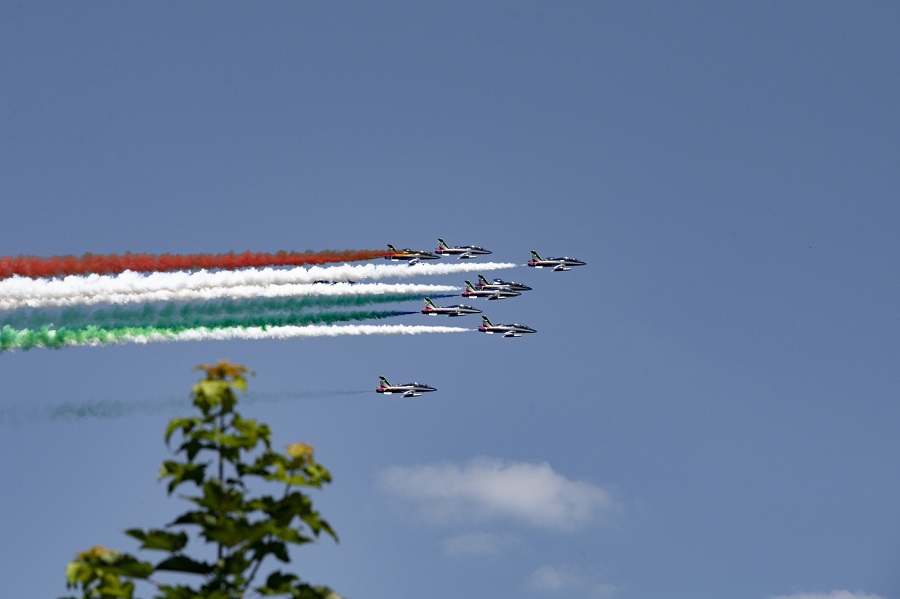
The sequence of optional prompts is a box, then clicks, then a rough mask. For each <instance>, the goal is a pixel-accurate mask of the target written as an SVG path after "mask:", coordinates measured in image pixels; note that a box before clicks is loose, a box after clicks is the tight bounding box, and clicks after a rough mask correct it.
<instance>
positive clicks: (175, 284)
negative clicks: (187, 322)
mask: <svg viewBox="0 0 900 599" xmlns="http://www.w3.org/2000/svg"><path fill="white" fill-rule="evenodd" d="M516 266H517V265H516V264H512V263H504V262H481V263H477V264H475V263H467V264H415V265H413V266H408V265H405V264H402V265H398V264H358V265H350V264H343V265H341V266H313V267H311V268H302V267H297V268H287V269H278V268H247V269H243V270H221V271H215V272H210V271H206V270H199V271H194V272H155V273H151V274H149V275H147V274H141V273H136V272H132V271H125V272H123V273H121V274H119V275H97V274H92V275H84V276H82V275H70V276H67V277H63V278H61V279H32V278H28V277H19V276H15V277H11V278H9V279H4V280H2V281H0V298H2V299H9V300H13V299H27V298H35V297H70V296H76V295H92V294H96V293H120V294H132V293H150V292H153V291H164V290H165V291H172V290H182V289H210V288H214V287H216V288H223V287H247V286H268V285H297V284H309V283H314V282H316V281H323V280H324V281H332V282H351V281H358V280H361V279H371V280H381V279H385V278H411V277H417V276H438V275H448V274H459V273H466V272H475V271H487V270H500V269H505V268H514V267H516Z"/></svg>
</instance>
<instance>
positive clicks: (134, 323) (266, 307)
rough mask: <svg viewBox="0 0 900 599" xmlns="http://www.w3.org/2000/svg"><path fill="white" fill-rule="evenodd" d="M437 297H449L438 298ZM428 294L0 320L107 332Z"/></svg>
mask: <svg viewBox="0 0 900 599" xmlns="http://www.w3.org/2000/svg"><path fill="white" fill-rule="evenodd" d="M434 297H449V296H448V295H447V294H437V295H435V296H434ZM424 298H425V294H419V293H391V294H384V295H345V296H325V295H311V296H305V297H299V298H290V297H289V298H271V299H266V298H260V299H250V300H242V301H238V300H222V301H214V302H205V303H188V304H178V303H166V304H144V305H142V306H116V307H113V308H103V309H91V308H88V307H73V308H64V309H52V308H51V309H33V310H17V311H14V312H10V313H7V314H4V315H3V317H2V318H0V327H3V326H8V327H10V328H13V329H40V328H42V327H45V326H46V327H50V328H67V329H79V328H84V327H87V326H89V325H94V326H98V327H102V328H106V329H120V328H125V327H142V326H156V327H173V326H177V325H179V324H182V323H184V322H188V321H192V322H199V321H200V319H203V318H205V319H209V320H210V321H212V320H213V319H216V318H221V317H222V316H226V315H227V316H236V315H240V314H246V315H261V314H264V313H267V312H297V311H300V310H306V309H323V308H350V307H358V306H365V305H374V304H386V303H394V302H405V301H411V300H422V299H424Z"/></svg>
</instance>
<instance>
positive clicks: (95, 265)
mask: <svg viewBox="0 0 900 599" xmlns="http://www.w3.org/2000/svg"><path fill="white" fill-rule="evenodd" d="M383 255H384V250H343V251H332V250H325V251H322V252H312V251H306V252H284V251H281V252H278V253H275V254H260V253H256V252H244V253H243V254H235V253H233V252H229V253H227V254H174V255H173V254H161V255H159V254H132V253H126V254H123V255H121V256H120V255H118V254H85V255H83V256H53V257H50V258H40V257H37V256H15V257H14V256H3V257H0V279H5V278H8V277H11V276H13V275H21V276H23V277H34V278H38V277H57V276H65V275H84V274H89V273H96V274H118V273H120V272H124V271H126V270H133V271H138V272H149V271H173V270H195V269H200V268H203V269H207V270H208V269H216V268H220V269H227V270H234V269H236V268H247V267H256V268H259V267H264V266H305V265H308V264H325V263H328V262H359V261H361V260H371V259H373V258H381V257H382V256H383Z"/></svg>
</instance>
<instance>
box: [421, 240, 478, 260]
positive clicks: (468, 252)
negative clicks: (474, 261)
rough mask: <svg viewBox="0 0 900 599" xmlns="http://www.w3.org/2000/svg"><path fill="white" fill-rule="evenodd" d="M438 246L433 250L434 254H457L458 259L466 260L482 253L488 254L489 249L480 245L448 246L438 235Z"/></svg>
mask: <svg viewBox="0 0 900 599" xmlns="http://www.w3.org/2000/svg"><path fill="white" fill-rule="evenodd" d="M438 243H439V244H440V247H439V248H438V249H436V250H434V253H435V254H438V255H440V256H459V259H460V260H468V259H469V258H474V257H475V256H479V255H482V254H490V253H491V251H490V250H486V249H484V248H483V247H481V246H480V245H454V246H449V245H447V242H446V241H444V240H443V239H441V238H440V237H438Z"/></svg>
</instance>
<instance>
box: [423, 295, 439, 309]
mask: <svg viewBox="0 0 900 599" xmlns="http://www.w3.org/2000/svg"><path fill="white" fill-rule="evenodd" d="M425 305H426V306H429V307H431V308H437V306H435V305H434V302H433V301H431V298H430V297H426V298H425Z"/></svg>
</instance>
